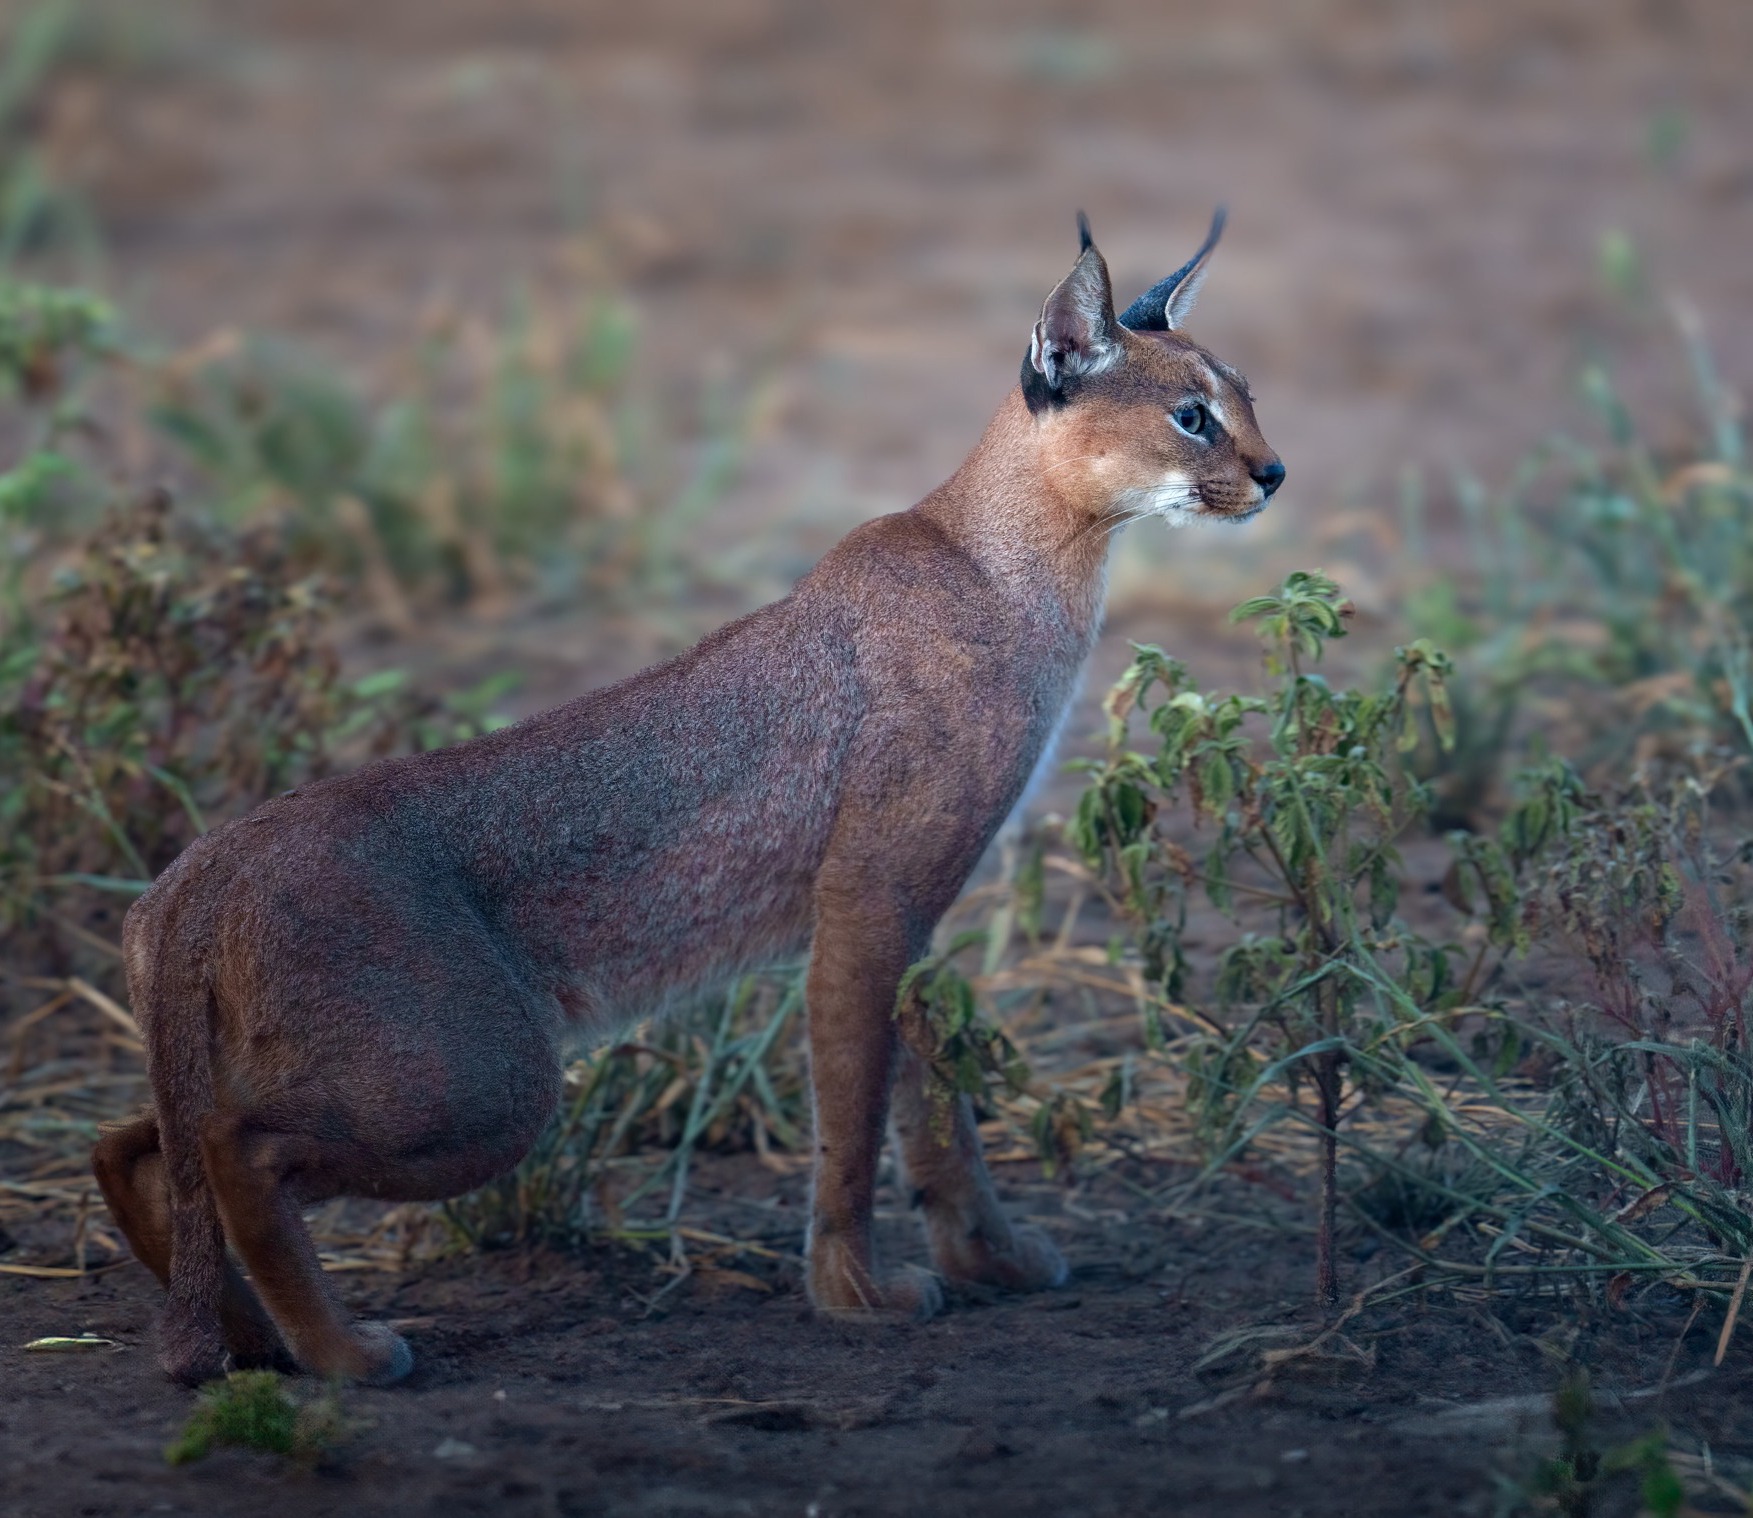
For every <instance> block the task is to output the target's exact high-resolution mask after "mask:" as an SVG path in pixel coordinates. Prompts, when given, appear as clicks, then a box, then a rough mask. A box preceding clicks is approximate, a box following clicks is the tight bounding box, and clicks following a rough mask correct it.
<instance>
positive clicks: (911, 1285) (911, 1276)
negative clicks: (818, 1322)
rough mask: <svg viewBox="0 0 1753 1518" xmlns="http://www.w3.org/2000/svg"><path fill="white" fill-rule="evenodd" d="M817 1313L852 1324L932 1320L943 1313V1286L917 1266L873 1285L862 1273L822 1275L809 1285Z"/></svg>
mask: <svg viewBox="0 0 1753 1518" xmlns="http://www.w3.org/2000/svg"><path fill="white" fill-rule="evenodd" d="M810 1299H811V1300H812V1301H813V1302H814V1303H815V1305H816V1311H817V1312H819V1313H824V1314H826V1315H827V1316H828V1317H832V1318H841V1319H845V1320H848V1321H851V1322H862V1321H872V1322H875V1321H881V1320H884V1319H895V1318H911V1319H913V1320H914V1321H915V1322H920V1321H923V1320H924V1319H926V1318H930V1317H935V1316H936V1315H937V1314H938V1313H939V1312H941V1311H942V1310H943V1286H942V1285H941V1284H940V1283H939V1281H938V1279H937V1277H936V1276H935V1275H933V1274H932V1273H931V1272H930V1271H929V1270H922V1269H921V1268H920V1267H919V1266H917V1265H907V1266H904V1267H903V1268H902V1269H901V1270H900V1271H899V1272H897V1273H896V1274H894V1275H891V1276H885V1277H884V1278H883V1279H882V1280H881V1281H873V1280H872V1279H871V1278H870V1276H869V1275H867V1274H866V1273H865V1272H863V1271H861V1270H853V1269H840V1270H835V1271H829V1272H823V1273H821V1274H819V1275H816V1276H814V1277H813V1278H812V1280H811V1282H810Z"/></svg>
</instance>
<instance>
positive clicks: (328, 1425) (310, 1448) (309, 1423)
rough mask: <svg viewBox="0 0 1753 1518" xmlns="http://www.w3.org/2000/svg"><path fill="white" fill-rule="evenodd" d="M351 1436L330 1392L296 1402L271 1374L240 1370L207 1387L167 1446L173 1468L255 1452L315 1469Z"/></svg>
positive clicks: (282, 1381)
mask: <svg viewBox="0 0 1753 1518" xmlns="http://www.w3.org/2000/svg"><path fill="white" fill-rule="evenodd" d="M346 1436H347V1427H346V1422H345V1420H344V1419H343V1417H342V1415H341V1406H340V1401H339V1399H338V1397H337V1396H336V1394H335V1393H334V1392H333V1391H332V1390H331V1391H329V1392H327V1393H325V1394H323V1395H322V1396H319V1397H316V1398H313V1399H311V1400H308V1401H305V1402H302V1403H301V1402H298V1401H295V1400H294V1399H293V1397H292V1395H291V1393H290V1392H289V1391H288V1390H287V1387H286V1382H285V1381H284V1380H283V1379H282V1378H281V1377H279V1376H277V1375H275V1374H274V1372H273V1371H271V1370H243V1371H235V1372H233V1373H232V1374H231V1375H229V1376H227V1377H226V1378H225V1379H224V1380H223V1381H215V1382H213V1383H212V1384H211V1385H209V1386H206V1387H203V1388H202V1390H201V1395H200V1398H199V1400H198V1401H197V1402H196V1404H195V1410H194V1411H193V1412H192V1413H191V1414H190V1415H189V1421H188V1422H187V1423H186V1424H185V1425H184V1426H183V1431H182V1432H181V1433H180V1434H179V1435H178V1436H177V1437H176V1438H175V1439H174V1440H173V1441H172V1442H171V1443H170V1444H169V1445H167V1446H166V1447H165V1451H164V1458H165V1460H166V1462H167V1463H168V1464H171V1465H188V1464H190V1463H192V1462H194V1461H196V1460H203V1459H205V1458H206V1457H207V1456H208V1455H210V1454H211V1453H212V1452H213V1451H214V1450H216V1449H253V1450H260V1451H261V1452H262V1453H264V1454H269V1455H284V1456H286V1457H288V1458H290V1459H293V1460H297V1461H299V1462H301V1463H304V1464H309V1465H315V1464H317V1463H318V1462H319V1461H321V1460H322V1459H324V1458H325V1457H326V1456H327V1455H329V1454H330V1453H332V1452H333V1451H334V1450H335V1448H336V1447H337V1446H339V1445H340V1444H341V1443H342V1442H343V1441H344V1440H345V1438H346Z"/></svg>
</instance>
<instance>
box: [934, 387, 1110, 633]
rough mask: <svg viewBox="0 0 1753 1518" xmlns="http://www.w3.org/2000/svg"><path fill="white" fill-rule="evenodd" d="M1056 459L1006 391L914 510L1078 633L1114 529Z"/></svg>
mask: <svg viewBox="0 0 1753 1518" xmlns="http://www.w3.org/2000/svg"><path fill="white" fill-rule="evenodd" d="M1064 464H1065V461H1064V460H1062V459H1059V458H1058V457H1057V456H1056V453H1055V450H1054V449H1053V448H1052V447H1051V445H1050V442H1049V440H1048V439H1046V438H1045V437H1044V436H1043V434H1042V432H1041V430H1040V429H1039V428H1038V427H1037V425H1036V422H1035V419H1034V418H1033V417H1032V416H1031V415H1030V414H1029V409H1028V407H1027V406H1026V405H1025V404H1024V402H1023V396H1022V391H1021V390H1020V389H1017V390H1013V391H1011V393H1010V395H1009V396H1008V397H1007V398H1006V400H1005V403H1004V405H1002V406H1001V407H999V410H998V414H997V415H996V416H995V417H993V419H992V422H991V425H990V426H988V427H987V429H986V434H985V436H984V437H982V438H981V439H980V441H979V443H978V444H976V445H975V448H974V451H973V452H972V453H970V454H969V455H968V457H967V458H966V459H965V460H964V461H963V463H962V466H961V468H959V469H958V470H956V472H955V473H954V474H953V475H951V476H950V477H949V479H948V480H946V481H945V482H944V483H943V484H942V485H940V486H938V488H937V489H936V490H934V491H932V493H931V494H930V495H928V496H927V497H926V498H925V499H924V500H923V501H921V502H920V503H919V505H918V506H917V507H916V508H915V509H916V510H917V511H919V513H920V514H921V515H923V516H926V517H928V518H930V519H931V520H932V521H933V522H935V523H936V524H937V525H938V526H940V527H941V528H942V529H943V530H944V531H945V532H947V533H948V534H949V535H950V536H951V537H952V538H953V539H955V541H956V542H957V543H958V544H960V545H961V546H962V547H963V548H964V549H966V550H967V552H968V553H969V554H971V555H972V556H973V557H974V558H975V559H976V560H977V561H978V562H979V563H980V564H982V565H983V566H984V567H985V568H986V570H987V571H988V572H989V573H990V574H992V575H993V576H994V577H995V578H997V579H999V580H1001V581H1003V582H1006V583H1009V584H1013V585H1015V587H1016V589H1017V592H1018V594H1019V595H1024V596H1036V597H1046V596H1052V597H1053V598H1054V600H1056V601H1057V602H1058V603H1059V606H1060V608H1061V609H1062V610H1063V612H1064V614H1065V617H1066V620H1067V622H1068V624H1069V627H1070V629H1071V630H1072V631H1073V632H1074V633H1076V634H1077V635H1078V636H1079V637H1080V638H1082V639H1084V640H1086V641H1087V640H1088V639H1090V638H1093V637H1094V635H1095V631H1096V627H1097V624H1098V623H1099V622H1100V620H1101V615H1102V602H1103V598H1104V597H1105V595H1106V594H1107V571H1108V540H1109V538H1110V537H1111V536H1112V535H1113V528H1112V527H1111V526H1107V525H1104V524H1102V523H1101V522H1100V521H1099V520H1098V518H1097V517H1096V516H1094V515H1092V513H1091V511H1090V508H1089V503H1088V500H1087V495H1085V496H1083V497H1081V498H1080V495H1079V493H1078V492H1077V491H1076V489H1075V488H1074V486H1073V484H1072V482H1068V481H1066V480H1064V479H1063V478H1061V479H1055V475H1056V474H1058V475H1061V476H1063V475H1064V474H1065V473H1066V470H1065V468H1064ZM1056 465H1057V466H1058V467H1056ZM1043 609H1045V607H1043Z"/></svg>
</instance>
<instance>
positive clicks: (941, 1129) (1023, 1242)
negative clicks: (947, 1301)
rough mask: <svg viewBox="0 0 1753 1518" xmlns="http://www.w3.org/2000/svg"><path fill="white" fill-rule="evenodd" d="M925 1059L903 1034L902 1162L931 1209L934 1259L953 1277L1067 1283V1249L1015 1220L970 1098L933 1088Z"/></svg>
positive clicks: (1035, 1285) (898, 1105) (1022, 1287)
mask: <svg viewBox="0 0 1753 1518" xmlns="http://www.w3.org/2000/svg"><path fill="white" fill-rule="evenodd" d="M929 1074H930V1072H929V1071H928V1069H927V1067H926V1064H925V1061H924V1060H922V1059H921V1058H920V1057H919V1056H918V1055H917V1054H915V1053H914V1052H913V1051H912V1050H911V1049H909V1048H907V1047H906V1046H905V1043H904V1042H903V1045H902V1049H901V1053H900V1057H899V1060H898V1068H897V1070H896V1078H895V1094H894V1104H893V1112H894V1126H895V1132H896V1135H897V1137H898V1138H899V1140H900V1148H901V1162H902V1168H903V1169H904V1170H905V1172H906V1175H907V1181H908V1184H909V1185H910V1187H911V1188H912V1191H913V1195H914V1197H915V1199H916V1200H917V1202H918V1205H919V1206H920V1208H921V1209H922V1210H923V1212H924V1214H925V1232H926V1237H927V1239H928V1240H929V1241H930V1245H931V1263H932V1264H933V1265H934V1266H935V1267H936V1268H937V1269H938V1271H939V1272H940V1273H941V1274H942V1275H943V1276H944V1278H945V1279H946V1280H949V1281H955V1282H960V1283H962V1284H966V1285H982V1286H999V1287H1003V1288H1004V1289H1005V1290H1007V1291H1040V1290H1043V1289H1044V1288H1046V1287H1049V1286H1058V1285H1061V1284H1063V1282H1064V1280H1065V1277H1066V1265H1065V1260H1064V1257H1063V1256H1062V1255H1061V1254H1060V1253H1059V1251H1058V1250H1057V1249H1056V1248H1055V1247H1054V1245H1053V1242H1052V1241H1051V1240H1050V1239H1049V1238H1048V1237H1047V1235H1046V1234H1044V1233H1043V1232H1041V1230H1040V1229H1038V1228H1028V1227H1019V1226H1015V1225H1013V1224H1012V1223H1011V1222H1010V1220H1009V1219H1008V1218H1006V1217H1005V1215H1004V1209H1003V1208H1002V1207H1000V1206H999V1203H998V1196H997V1194H996V1193H995V1192H994V1191H993V1189H992V1177H991V1176H990V1175H989V1174H988V1173H987V1170H986V1161H985V1158H984V1157H983V1156H982V1155H981V1153H980V1133H979V1130H978V1129H977V1128H976V1127H975V1125H974V1112H973V1108H972V1106H971V1105H970V1103H969V1101H968V1098H967V1097H965V1096H953V1097H951V1098H950V1099H949V1101H948V1103H947V1105H946V1104H945V1103H944V1102H943V1101H942V1100H940V1099H939V1098H937V1097H934V1095H933V1094H932V1092H931V1088H930V1081H929Z"/></svg>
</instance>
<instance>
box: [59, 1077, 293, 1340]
mask: <svg viewBox="0 0 1753 1518" xmlns="http://www.w3.org/2000/svg"><path fill="white" fill-rule="evenodd" d="M91 1169H92V1174H93V1175H94V1176H96V1178H97V1184H98V1189H99V1190H100V1191H102V1192H103V1199H104V1202H105V1203H106V1204H107V1205H108V1207H109V1209H110V1216H111V1217H113V1218H114V1219H115V1220H116V1226H117V1227H118V1228H120V1229H121V1230H122V1234H123V1236H124V1237H125V1238H126V1239H127V1241H128V1247H129V1248H130V1249H132V1250H133V1251H134V1256H135V1258H136V1259H138V1260H139V1261H140V1263H141V1264H142V1265H144V1266H145V1267H146V1268H147V1269H148V1270H150V1271H151V1272H152V1273H153V1275H155V1276H157V1277H158V1281H159V1284H160V1285H161V1286H164V1285H168V1284H169V1283H170V1265H171V1248H170V1237H171V1224H170V1190H169V1186H168V1183H167V1181H166V1178H165V1173H164V1158H163V1156H162V1155H161V1154H160V1153H159V1144H158V1118H157V1117H156V1116H155V1115H154V1114H153V1113H150V1112H148V1113H146V1114H144V1115H143V1116H141V1117H137V1118H135V1119H134V1120H133V1121H132V1122H129V1123H125V1124H123V1125H122V1126H120V1127H117V1128H112V1129H109V1130H108V1131H107V1132H105V1133H104V1134H103V1135H102V1136H101V1137H100V1138H99V1139H98V1141H97V1144H96V1147H95V1148H93V1150H92V1152H91ZM220 1324H221V1329H222V1332H223V1334H224V1338H225V1348H226V1352H227V1353H228V1354H229V1356H230V1358H231V1363H232V1364H233V1365H234V1366H236V1367H238V1368H240V1369H253V1368H257V1367H271V1368H273V1369H276V1370H287V1369H290V1368H291V1366H292V1360H291V1357H290V1356H289V1355H288V1354H287V1353H286V1346H285V1345H284V1344H282V1343H281V1342H280V1335H279V1332H278V1331H277V1330H276V1329H275V1327H274V1324H273V1320H272V1319H270V1318H269V1316H268V1314H267V1313H266V1311H264V1310H263V1307H262V1304H261V1302H260V1300H259V1299H258V1298H257V1296H256V1294H255V1292H254V1291H252V1290H251V1289H250V1286H249V1283H248V1282H247V1281H245V1280H244V1278H243V1277H242V1276H241V1275H240V1274H239V1273H238V1270H237V1267H236V1266H235V1265H233V1264H232V1263H231V1262H230V1261H229V1260H228V1261H226V1264H225V1287H224V1295H223V1297H222V1299H221V1302H220Z"/></svg>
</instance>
